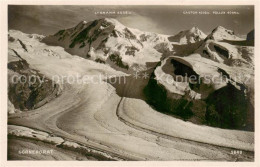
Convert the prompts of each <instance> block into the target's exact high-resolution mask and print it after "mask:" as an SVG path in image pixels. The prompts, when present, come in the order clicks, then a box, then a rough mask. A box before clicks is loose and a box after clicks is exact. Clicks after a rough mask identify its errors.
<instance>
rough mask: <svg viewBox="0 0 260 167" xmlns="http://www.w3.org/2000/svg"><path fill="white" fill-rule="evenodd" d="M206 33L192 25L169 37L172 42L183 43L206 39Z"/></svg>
mask: <svg viewBox="0 0 260 167" xmlns="http://www.w3.org/2000/svg"><path fill="white" fill-rule="evenodd" d="M205 38H206V34H204V33H203V32H202V31H201V30H200V29H199V28H198V27H192V28H191V29H189V30H185V31H181V32H179V33H178V34H177V35H174V36H171V37H169V40H170V41H171V42H179V43H181V44H187V43H195V42H197V41H201V40H204V39H205Z"/></svg>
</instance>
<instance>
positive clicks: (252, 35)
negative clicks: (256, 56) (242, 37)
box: [246, 30, 255, 44]
mask: <svg viewBox="0 0 260 167" xmlns="http://www.w3.org/2000/svg"><path fill="white" fill-rule="evenodd" d="M246 40H247V41H248V42H251V43H252V44H254V42H255V30H252V31H250V32H249V33H248V34H247V36H246Z"/></svg>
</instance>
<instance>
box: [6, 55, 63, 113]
mask: <svg viewBox="0 0 260 167" xmlns="http://www.w3.org/2000/svg"><path fill="white" fill-rule="evenodd" d="M8 69H9V70H10V71H9V72H8V77H9V80H8V81H9V83H8V97H9V100H10V101H11V102H12V103H13V105H14V107H15V108H16V109H19V110H21V111H25V110H31V109H35V108H38V107H40V106H42V105H44V104H45V103H47V102H49V101H50V100H51V99H53V98H55V97H56V96H57V95H58V94H59V85H58V84H55V83H53V82H52V81H51V80H50V79H48V78H46V77H44V76H43V75H42V74H40V73H39V72H38V71H37V70H34V69H31V68H30V67H29V64H28V63H27V62H26V60H24V59H20V60H19V61H14V62H10V63H8ZM14 76H18V77H20V79H18V78H17V77H16V79H14ZM21 76H23V77H21ZM13 81H15V82H13Z"/></svg>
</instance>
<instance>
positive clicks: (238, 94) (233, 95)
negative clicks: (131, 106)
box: [144, 59, 254, 131]
mask: <svg viewBox="0 0 260 167" xmlns="http://www.w3.org/2000/svg"><path fill="white" fill-rule="evenodd" d="M171 63H172V64H173V67H174V71H173V72H174V74H173V76H175V75H176V76H177V75H180V76H183V77H189V76H196V77H197V78H199V75H198V74H197V73H196V72H195V71H194V70H193V69H192V68H191V67H189V66H188V65H186V64H183V63H182V62H179V61H177V60H174V59H172V60H171ZM159 65H160V64H159ZM218 72H221V73H222V74H223V75H225V76H226V78H228V79H230V80H232V79H231V78H230V76H229V74H228V73H226V72H225V71H224V70H222V69H219V70H218ZM237 85H238V86H239V87H240V89H238V88H236V87H235V86H234V85H232V84H231V83H228V84H227V85H226V86H224V87H223V88H220V89H218V90H214V89H212V87H210V86H209V87H207V86H205V85H204V86H203V83H200V84H191V83H189V86H190V88H191V89H192V90H194V91H196V92H197V91H203V92H207V91H209V92H211V93H209V94H208V95H207V97H205V98H204V99H200V100H195V99H191V98H189V97H186V96H182V97H179V98H177V99H174V98H171V97H170V96H169V94H168V93H167V90H166V88H165V87H164V86H163V85H160V84H159V83H158V82H157V81H156V80H155V79H154V74H153V75H152V76H151V78H150V80H149V82H148V84H147V86H146V87H145V88H144V95H145V97H146V101H147V103H148V104H150V105H152V106H153V107H154V108H155V109H156V110H157V111H159V112H162V113H166V114H169V115H173V116H176V117H179V118H182V119H184V120H188V121H191V122H193V123H197V124H205V125H209V126H213V127H220V128H225V129H239V130H248V131H253V130H254V121H252V120H253V118H254V106H253V105H252V104H251V103H250V93H246V92H248V91H247V88H246V87H245V86H244V85H242V84H239V83H237ZM201 89H203V90H201Z"/></svg>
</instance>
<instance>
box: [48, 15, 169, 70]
mask: <svg viewBox="0 0 260 167" xmlns="http://www.w3.org/2000/svg"><path fill="white" fill-rule="evenodd" d="M43 41H44V42H46V43H47V44H51V45H58V46H62V47H64V48H65V49H66V51H68V52H69V53H71V54H75V55H79V56H81V57H84V58H88V59H91V60H95V61H97V62H100V63H107V64H110V65H111V66H113V67H117V68H118V67H119V68H120V69H121V70H125V71H126V70H128V69H133V68H134V67H136V68H141V69H142V68H145V66H146V63H147V62H158V61H159V60H160V58H161V56H162V52H164V51H168V50H171V49H172V46H171V45H170V44H169V41H168V39H167V36H166V35H160V34H156V33H150V32H142V31H139V30H137V29H132V28H128V27H126V26H124V25H122V24H121V23H120V22H118V21H117V20H115V19H111V18H109V19H107V18H106V19H99V20H94V21H91V22H86V21H82V22H80V23H79V24H78V25H77V26H75V27H72V28H69V29H65V30H60V31H58V32H57V33H56V34H55V35H51V36H48V37H46V38H44V39H43Z"/></svg>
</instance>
